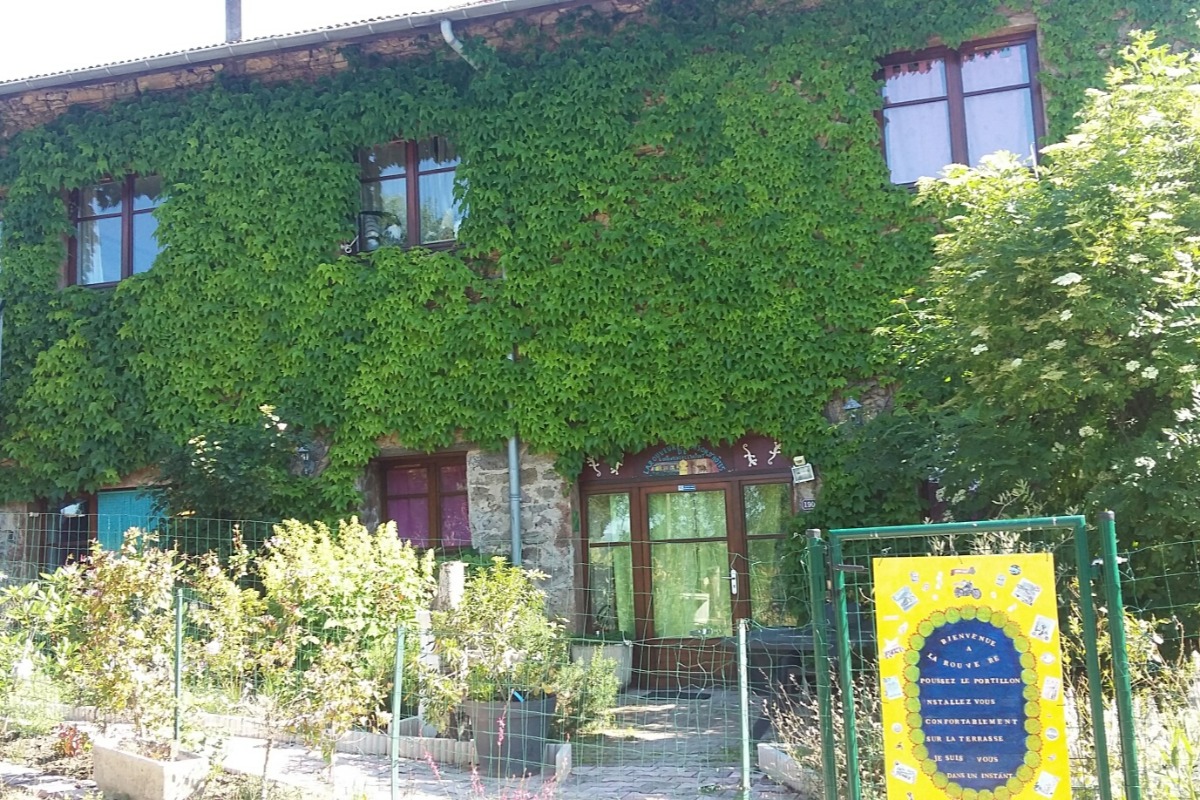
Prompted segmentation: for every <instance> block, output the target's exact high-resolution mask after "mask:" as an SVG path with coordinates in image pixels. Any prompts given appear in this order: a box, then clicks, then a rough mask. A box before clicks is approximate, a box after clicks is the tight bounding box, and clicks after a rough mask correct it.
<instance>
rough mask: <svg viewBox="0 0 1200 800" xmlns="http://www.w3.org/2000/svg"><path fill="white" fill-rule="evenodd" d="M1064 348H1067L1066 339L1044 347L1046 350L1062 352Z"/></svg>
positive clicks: (1056, 340)
mask: <svg viewBox="0 0 1200 800" xmlns="http://www.w3.org/2000/svg"><path fill="white" fill-rule="evenodd" d="M1066 346H1067V340H1066V339H1055V340H1054V341H1053V342H1051V343H1050V344H1048V345H1046V349H1047V350H1062V349H1063V348H1064V347H1066Z"/></svg>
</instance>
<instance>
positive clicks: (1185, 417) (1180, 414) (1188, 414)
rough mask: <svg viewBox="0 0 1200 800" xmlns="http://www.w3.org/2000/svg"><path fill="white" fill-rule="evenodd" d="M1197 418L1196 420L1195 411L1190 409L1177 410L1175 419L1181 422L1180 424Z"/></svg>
mask: <svg viewBox="0 0 1200 800" xmlns="http://www.w3.org/2000/svg"><path fill="white" fill-rule="evenodd" d="M1195 418H1196V413H1195V412H1194V411H1192V410H1191V409H1190V408H1177V409H1175V419H1177V420H1179V421H1180V422H1191V421H1192V420H1194V419H1195Z"/></svg>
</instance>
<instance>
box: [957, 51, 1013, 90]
mask: <svg viewBox="0 0 1200 800" xmlns="http://www.w3.org/2000/svg"><path fill="white" fill-rule="evenodd" d="M962 82H963V91H964V92H968V93H970V92H980V91H983V90H985V89H998V88H1001V87H1004V86H1020V85H1022V84H1026V83H1029V54H1028V52H1027V50H1026V48H1025V45H1023V44H1018V45H1013V46H1012V47H1000V48H993V49H991V50H978V51H976V52H974V53H968V54H966V55H964V56H963V59H962Z"/></svg>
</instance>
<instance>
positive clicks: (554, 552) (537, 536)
mask: <svg viewBox="0 0 1200 800" xmlns="http://www.w3.org/2000/svg"><path fill="white" fill-rule="evenodd" d="M467 491H468V497H469V503H470V508H471V542H472V544H473V545H474V546H475V548H476V549H477V550H479V551H480V552H482V553H492V554H496V555H502V556H508V555H510V554H511V551H512V545H511V541H512V539H511V526H510V516H509V510H508V454H507V453H503V452H500V453H493V452H484V451H482V450H471V451H470V452H468V453H467ZM521 528H522V536H521V543H522V550H521V559H522V562H523V563H524V565H525V566H527V567H531V568H535V569H538V570H541V571H542V572H544V573H546V575H547V576H548V577H547V578H546V580H545V582H544V583H543V584H542V588H543V589H545V590H546V594H547V598H548V606H549V610H550V614H551V615H552V616H555V617H562V618H565V619H571V618H572V617H573V615H574V610H575V591H574V589H575V543H574V538H573V536H572V528H571V497H570V488H569V484H568V482H567V481H566V480H565V479H564V478H563V477H562V476H561V475H559V474H558V472H557V471H556V470H555V469H554V458H553V457H552V456H547V455H538V454H531V453H529V452H527V451H525V450H524V449H522V451H521Z"/></svg>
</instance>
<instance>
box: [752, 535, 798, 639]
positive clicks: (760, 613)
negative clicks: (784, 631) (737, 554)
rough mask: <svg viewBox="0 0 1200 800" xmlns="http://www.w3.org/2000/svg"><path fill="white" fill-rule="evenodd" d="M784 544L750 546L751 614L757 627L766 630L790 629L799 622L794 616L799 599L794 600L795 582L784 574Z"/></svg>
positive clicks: (769, 541)
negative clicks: (770, 628)
mask: <svg viewBox="0 0 1200 800" xmlns="http://www.w3.org/2000/svg"><path fill="white" fill-rule="evenodd" d="M783 544H784V540H783V539H751V540H750V542H749V557H750V614H751V618H752V619H753V620H754V621H755V622H756V623H758V624H759V625H764V626H767V627H771V626H779V625H786V626H789V627H790V626H794V625H796V624H797V622H798V618H797V616H796V612H795V608H796V606H797V602H796V601H797V600H798V598H795V597H791V594H792V592H793V591H794V590H795V588H796V579H795V576H794V575H787V574H785V570H784V566H783V563H782V558H783V553H782V550H783Z"/></svg>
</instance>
